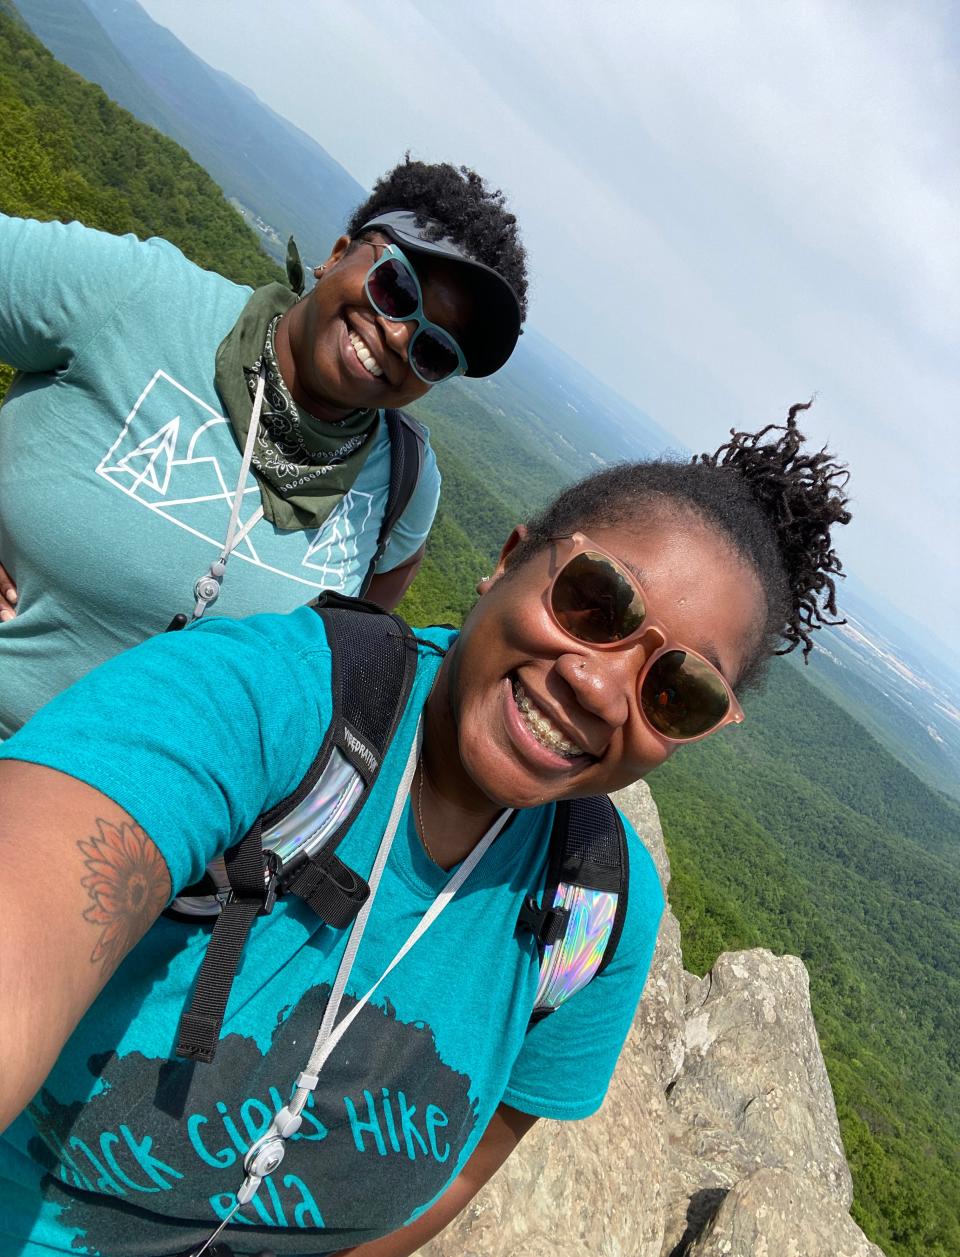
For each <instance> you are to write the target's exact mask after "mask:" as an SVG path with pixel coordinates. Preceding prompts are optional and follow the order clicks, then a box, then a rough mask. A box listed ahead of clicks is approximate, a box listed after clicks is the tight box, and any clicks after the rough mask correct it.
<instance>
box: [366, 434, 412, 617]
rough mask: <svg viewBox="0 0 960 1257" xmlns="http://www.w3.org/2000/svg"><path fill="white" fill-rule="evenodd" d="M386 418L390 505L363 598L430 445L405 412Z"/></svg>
mask: <svg viewBox="0 0 960 1257" xmlns="http://www.w3.org/2000/svg"><path fill="white" fill-rule="evenodd" d="M383 419H384V422H385V423H386V425H387V432H388V433H389V435H390V485H389V488H388V489H387V505H386V507H385V509H384V512H383V519H382V520H381V523H380V535H379V536H378V537H377V549H376V552H375V554H374V556H373V558H372V559H371V560H370V566H369V567H368V568H367V574H366V576H365V577H364V578H363V584H362V586H361V587H360V597H361V598H362V597H363V596H364V594H366V592H367V590H368V589H369V588H370V582H371V581H372V580H373V578H374V575H375V574H376V570H377V564H378V563H379V562H380V560H381V559H382V558H383V555H384V552H385V551H386V548H387V544H388V543H389V541H390V534H391V533H392V532H393V530H394V528H395V527H396V524H397V521H398V520H399V518H400V516H401V515H402V514H403V512H404V511H405V510H406V509H407V505H408V503H409V502H410V499H411V498H412V497H413V495H414V493H415V491H416V488H417V485H418V484H419V482H420V472H421V471H422V469H423V448H424V446H425V445H426V443H427V436H426V433H425V431H424V430H423V428H422V427H421V426H420V424H419V423H417V421H416V420H415V419H412V418H411V417H410V415H408V414H405V413H404V412H403V411H402V410H385V411H384V412H383Z"/></svg>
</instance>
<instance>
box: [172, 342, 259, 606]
mask: <svg viewBox="0 0 960 1257" xmlns="http://www.w3.org/2000/svg"><path fill="white" fill-rule="evenodd" d="M266 382H267V369H266V365H265V364H264V363H262V362H261V364H260V373H259V375H258V377H257V393H256V396H255V398H254V400H253V410H252V411H251V412H250V426H249V428H247V440H246V444H245V445H244V447H243V460H242V461H241V463H240V476H239V478H238V480H237V490H236V492H235V493H234V495H233V508H232V510H231V511H230V523H229V524H228V525H227V538H226V540H225V541H224V543H223V549H222V550H221V551H220V556H219V558H217V559H215V560H214V561H213V562H212V563H211V564H210V570H209V571H208V572H207V574H206V575H205V576H201V577H200V579H199V580H198V581H197V583H196V584H195V585H194V587H193V592H194V595H195V596H196V599H197V601H196V603H195V605H194V608H193V615H192V616H191V617H190V618H191V619H192V620H199V619H200V617H201V616H202V615H203V613H204V612H205V611H206V609H207V607H209V606H210V604H211V603H212V602H216V600H217V598H218V597H219V596H220V587H221V585H222V584H223V574H224V572H225V571H226V567H227V559H229V557H230V555H231V554H232V553H233V551H234V550H235V549H236V548H237V546H238V545H239V544H240V542H241V541H242V540H243V539H244V537H245V536H246V535H247V533H248V532H249V531H250V529H251V528H253V526H254V525H255V524H258V523H259V522H260V520H261V519H263V503H262V502H261V504H260V505H259V506H258V507H257V509H256V510H255V511H254V512H253V514H252V515H251V516H250V518H249V519H248V520H247V522H246V523H245V524H244V525H243V527H242V528H241V529H240V530H239V531H238V530H237V524H238V522H239V520H240V507H241V506H242V505H243V498H244V492H245V488H246V484H247V476H248V475H249V473H250V463H251V461H252V460H253V447H254V445H255V444H256V440H257V430H258V429H259V427H260V412H261V410H262V409H263V390H264V387H265V385H266Z"/></svg>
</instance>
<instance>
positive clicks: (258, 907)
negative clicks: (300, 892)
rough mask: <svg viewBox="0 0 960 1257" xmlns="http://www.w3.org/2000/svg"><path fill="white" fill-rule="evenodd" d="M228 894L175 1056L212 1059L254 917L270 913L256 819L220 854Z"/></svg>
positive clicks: (271, 881) (269, 880) (272, 893)
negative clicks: (251, 826) (221, 855)
mask: <svg viewBox="0 0 960 1257" xmlns="http://www.w3.org/2000/svg"><path fill="white" fill-rule="evenodd" d="M224 861H225V863H226V866H227V876H228V878H229V879H230V891H231V893H230V897H229V898H228V899H227V901H226V903H225V904H224V905H223V908H222V910H221V912H220V915H219V916H218V917H217V920H216V924H215V925H214V927H213V934H212V936H211V938H210V942H209V943H208V944H207V950H206V954H205V955H204V958H203V964H202V965H201V966H200V973H199V974H198V976H197V984H196V986H195V987H194V991H193V999H192V1000H191V1001H190V1006H189V1008H188V1009H187V1011H186V1012H185V1013H184V1014H183V1016H182V1017H181V1018H180V1028H179V1030H178V1032H177V1055H178V1056H185V1057H187V1058H188V1059H189V1060H194V1061H204V1062H207V1063H209V1062H210V1061H212V1060H213V1058H214V1055H215V1053H216V1050H217V1042H218V1040H219V1038H220V1029H221V1027H222V1026H223V1015H224V1013H225V1011H226V1007H227V1000H228V999H229V997H230V990H231V988H232V986H233V979H234V976H235V974H236V972H237V966H238V964H239V962H240V953H241V952H242V950H243V946H244V944H245V943H246V941H247V936H248V934H249V933H250V927H251V925H253V922H254V919H255V918H256V917H258V916H260V915H261V914H264V915H265V914H267V913H269V912H271V911H272V909H273V905H274V902H275V900H276V890H277V888H276V878H275V877H274V876H273V874H272V870H271V869H270V868H269V865H268V864H266V863H265V861H264V856H263V850H262V848H261V844H260V822H259V821H257V823H256V824H255V825H254V826H253V828H252V829H251V830H250V831H249V833H248V834H247V835H246V836H245V837H244V838H243V839H242V840H241V841H240V842H239V843H237V845H236V846H235V847H232V848H231V849H230V850H229V851H228V852H227V853H226V855H225V857H224Z"/></svg>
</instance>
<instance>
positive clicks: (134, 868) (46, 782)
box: [0, 761, 169, 1130]
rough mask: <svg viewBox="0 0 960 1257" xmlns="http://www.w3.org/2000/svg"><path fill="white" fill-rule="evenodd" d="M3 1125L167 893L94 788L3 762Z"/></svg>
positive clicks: (143, 843) (161, 877)
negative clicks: (4, 893)
mask: <svg viewBox="0 0 960 1257" xmlns="http://www.w3.org/2000/svg"><path fill="white" fill-rule="evenodd" d="M0 858H2V860H3V868H4V888H5V891H6V895H5V898H4V908H3V912H2V914H0V1061H2V1062H3V1070H2V1072H0V1130H2V1129H4V1128H5V1127H6V1126H7V1125H8V1124H9V1123H10V1122H11V1121H13V1119H14V1118H15V1117H16V1116H17V1114H18V1113H20V1111H21V1110H22V1109H23V1108H24V1106H25V1105H26V1104H27V1103H29V1101H30V1099H31V1098H32V1097H33V1095H34V1094H35V1093H36V1091H37V1090H38V1088H39V1087H40V1086H41V1084H42V1083H43V1080H44V1079H45V1078H46V1076H47V1074H48V1073H49V1072H50V1070H51V1068H52V1067H53V1065H54V1063H55V1061H56V1059H57V1056H58V1055H59V1053H60V1050H61V1048H62V1047H63V1045H64V1043H65V1042H66V1040H67V1039H68V1038H69V1036H70V1035H71V1034H72V1032H73V1030H74V1028H75V1027H76V1025H77V1022H78V1021H79V1020H80V1018H81V1017H82V1016H83V1014H84V1013H85V1012H86V1010H87V1008H88V1007H89V1006H90V1004H91V1003H92V1002H93V1000H94V999H95V998H96V996H97V995H98V994H99V992H100V990H101V988H102V987H103V985H104V984H105V983H106V981H107V980H108V979H109V977H110V976H111V974H112V973H113V972H114V970H115V969H116V967H117V965H118V964H119V963H120V961H121V960H122V959H123V957H124V956H125V955H126V953H127V952H128V951H129V950H130V948H131V947H132V946H133V945H134V943H136V942H137V941H138V940H139V938H140V937H141V936H142V934H143V933H144V932H145V931H146V930H147V928H148V927H149V926H150V925H151V924H152V922H153V921H154V920H155V919H156V917H157V915H158V914H159V912H160V911H161V909H162V908H163V905H164V903H165V902H166V899H167V896H168V894H169V877H168V874H167V870H166V865H165V864H164V863H163V861H162V860H161V859H160V857H159V855H158V853H157V851H156V848H155V847H154V846H153V843H152V842H151V841H150V839H149V838H148V837H147V835H146V834H145V833H144V832H143V830H142V829H140V827H139V826H138V825H137V824H136V823H135V822H134V821H132V820H131V818H130V817H129V816H128V815H127V814H126V813H125V812H124V811H123V810H122V809H121V808H119V807H117V805H116V804H115V803H113V802H111V801H110V800H109V799H107V798H106V797H105V796H104V795H102V794H100V792H99V791H97V790H93V789H92V788H91V787H90V786H86V785H84V784H83V783H82V782H79V781H76V780H74V779H73V778H70V777H66V776H64V775H63V774H62V773H58V772H54V771H53V770H52V769H49V768H42V767H40V766H38V765H34V764H23V763H18V762H16V761H3V762H0Z"/></svg>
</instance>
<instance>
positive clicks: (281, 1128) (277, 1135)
mask: <svg viewBox="0 0 960 1257" xmlns="http://www.w3.org/2000/svg"><path fill="white" fill-rule="evenodd" d="M422 743H423V721H422V718H421V722H420V724H418V725H417V734H416V737H415V738H414V741H413V745H412V746H411V748H410V754H409V755H408V756H407V763H406V766H405V768H404V770H403V777H402V778H401V780H400V785H399V786H398V788H397V795H396V798H395V799H394V802H393V807H392V809H391V811H390V817H389V820H388V821H387V827H386V829H385V830H384V834H383V838H382V839H381V841H380V846H379V848H378V849H377V855H376V858H375V860H374V862H373V869H372V870H371V873H370V878H369V882H370V894H369V896H368V898H367V900H366V902H365V903H364V905H363V907H362V908H361V909H360V912H359V914H358V915H357V919H356V921H355V922H354V924H353V929H352V930H351V931H350V936H349V938H348V939H347V945H346V947H345V948H344V952H343V956H342V958H341V960H340V966H339V968H338V969H337V976H336V979H335V980H334V983H333V989H332V991H331V992H330V999H329V1000H328V1001H327V1007H326V1009H325V1011H324V1014H323V1019H322V1021H321V1023H320V1029H319V1031H318V1033H317V1037H316V1040H315V1042H314V1045H313V1051H312V1052H311V1053H310V1058H309V1060H308V1061H307V1064H306V1067H305V1068H304V1069H303V1070H302V1071H301V1072H300V1073H299V1074H298V1075H297V1081H296V1089H295V1091H294V1094H293V1097H292V1099H291V1100H290V1103H289V1104H287V1105H284V1107H283V1108H282V1109H281V1110H280V1112H279V1113H277V1114H276V1115H275V1116H274V1118H273V1121H272V1122H271V1123H270V1126H269V1128H268V1129H267V1132H266V1134H264V1135H261V1137H260V1138H259V1139H258V1140H257V1141H256V1142H255V1143H254V1144H252V1145H251V1147H250V1149H249V1151H248V1152H247V1155H246V1156H245V1157H244V1160H243V1171H244V1179H243V1182H242V1183H241V1184H240V1188H239V1190H238V1191H237V1201H236V1204H235V1205H234V1206H233V1208H232V1209H231V1210H230V1212H229V1213H228V1214H227V1216H226V1217H225V1218H224V1219H223V1221H222V1222H221V1223H220V1225H219V1226H218V1227H217V1229H216V1230H215V1231H214V1232H213V1234H212V1235H211V1236H210V1238H209V1239H208V1240H207V1241H206V1242H205V1243H204V1244H203V1246H202V1247H201V1248H198V1249H197V1250H196V1252H195V1253H193V1254H192V1257H203V1254H204V1253H206V1252H207V1250H208V1249H209V1248H210V1245H211V1244H214V1243H216V1241H217V1239H218V1237H219V1236H220V1235H221V1234H222V1233H223V1230H224V1228H225V1227H226V1226H227V1224H228V1223H229V1222H230V1220H231V1218H232V1217H233V1216H234V1214H235V1213H236V1212H237V1210H238V1209H240V1208H242V1207H243V1206H244V1205H246V1204H249V1202H250V1201H251V1200H253V1198H254V1196H255V1195H256V1194H257V1192H258V1191H259V1189H260V1185H261V1183H262V1182H263V1180H264V1179H265V1178H267V1177H268V1176H269V1175H271V1174H273V1172H274V1171H275V1170H276V1169H277V1168H278V1167H279V1166H280V1163H281V1162H282V1161H283V1158H284V1154H285V1152H286V1146H285V1143H286V1140H288V1139H290V1138H291V1136H293V1135H295V1134H296V1133H297V1131H298V1130H299V1129H300V1123H301V1122H302V1120H303V1119H302V1117H301V1114H302V1113H303V1110H304V1108H305V1107H306V1104H307V1100H308V1099H309V1098H310V1094H311V1092H313V1091H314V1090H315V1089H316V1086H317V1083H318V1081H319V1079H320V1072H321V1070H322V1069H323V1067H324V1065H325V1064H326V1063H327V1061H328V1060H329V1058H330V1056H331V1055H332V1053H333V1050H334V1048H336V1046H337V1044H338V1043H339V1042H340V1040H341V1039H342V1038H343V1036H344V1035H345V1034H346V1032H347V1031H348V1030H349V1029H350V1027H351V1025H353V1022H354V1021H355V1020H356V1018H357V1017H358V1015H359V1014H360V1013H361V1011H362V1010H363V1009H364V1008H365V1007H366V1005H367V1004H368V1003H369V1001H370V999H371V997H372V996H373V994H374V992H375V991H376V990H377V988H378V987H379V986H380V983H381V982H383V980H384V978H386V977H387V975H388V974H390V973H391V972H392V971H393V969H394V968H395V967H396V966H397V965H398V964H399V963H400V961H401V960H402V959H403V958H404V956H406V954H407V952H409V951H410V949H411V948H412V947H413V946H414V944H415V943H417V942H418V941H419V940H420V939H421V938H422V937H423V935H424V934H426V932H427V930H429V928H430V926H431V925H433V923H434V922H435V921H436V919H437V918H438V917H439V916H440V914H441V912H443V910H444V909H445V908H446V907H447V905H448V904H449V903H450V901H451V900H452V899H453V897H454V895H456V893H457V891H458V890H459V889H460V887H461V886H462V885H463V884H464V882H465V881H466V880H467V878H468V877H469V876H470V874H471V873H472V872H473V870H474V869H475V868H476V867H477V865H478V864H479V863H480V861H481V859H482V858H483V856H484V855H485V854H486V852H487V850H488V849H489V847H490V845H491V844H492V843H493V841H494V839H495V838H497V837H498V836H499V834H500V833H501V831H502V830H503V827H504V826H505V825H506V823H507V821H508V820H509V819H510V817H511V816H512V815H513V809H512V808H507V810H506V811H504V812H501V814H500V815H499V816H498V817H497V819H496V820H495V821H494V822H493V824H492V825H491V826H490V828H489V829H488V830H487V832H486V833H485V834H484V836H483V837H482V838H481V839H480V842H479V843H478V844H477V845H476V847H474V849H473V850H472V851H471V852H470V854H469V855H468V856H467V858H466V859H465V860H464V861H463V863H462V864H461V865H460V867H459V868H458V869H457V871H456V872H455V873H453V874H452V875H451V876H450V878H449V879H448V880H447V883H446V885H445V886H444V888H443V890H441V891H440V893H439V894H438V895H437V897H436V899H434V901H433V903H432V904H431V905H430V907H429V908H428V909H427V911H426V912H425V913H424V914H423V916H422V917H421V918H420V921H419V922H418V924H417V925H416V926H415V927H414V929H413V930H412V932H411V933H410V934H409V936H408V937H407V941H406V942H405V943H404V944H403V946H402V947H401V948H400V950H399V951H398V952H397V954H396V955H395V956H394V958H393V959H392V960H391V961H390V963H389V965H387V967H386V969H384V971H383V973H382V974H381V975H380V977H379V978H377V980H376V982H374V984H373V986H372V987H371V988H370V990H369V991H367V993H366V995H364V997H363V999H362V1000H360V1001H359V1003H357V1004H356V1005H355V1006H354V1007H353V1009H351V1011H350V1012H349V1013H348V1014H347V1015H346V1016H345V1017H344V1018H343V1019H342V1021H340V1022H339V1023H337V1013H338V1012H339V1011H340V1004H341V1001H342V1000H343V995H344V991H345V990H346V985H347V981H348V979H349V977H350V972H351V970H352V969H353V963H354V961H355V960H356V956H357V951H358V949H359V947H360V940H361V939H362V938H363V932H364V930H365V929H366V925H367V920H368V918H369V916H370V910H371V908H372V907H373V901H374V899H375V898H376V895H377V890H378V889H379V886H380V879H381V877H382V875H383V870H384V868H385V867H386V863H387V857H388V856H389V854H390V848H391V847H392V846H393V840H394V838H395V837H396V833H397V827H398V826H399V824H400V817H401V816H402V814H403V808H404V805H405V803H406V801H407V796H408V795H409V793H410V787H411V785H412V784H413V776H414V773H415V772H416V770H417V761H418V760H419V758H420V749H421V746H422Z"/></svg>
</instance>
